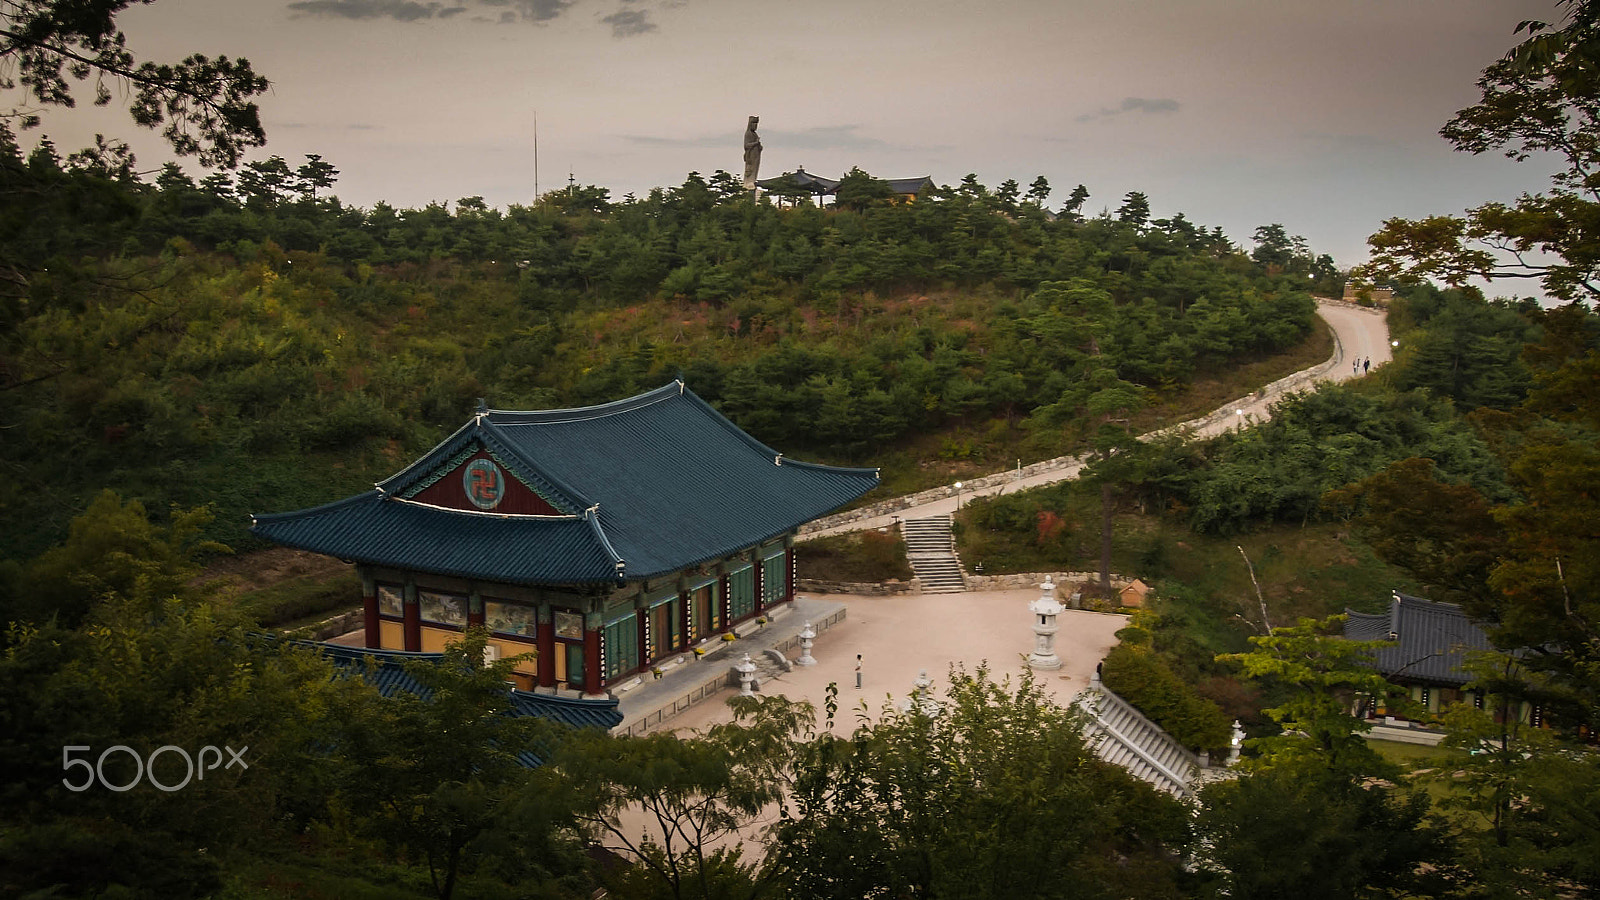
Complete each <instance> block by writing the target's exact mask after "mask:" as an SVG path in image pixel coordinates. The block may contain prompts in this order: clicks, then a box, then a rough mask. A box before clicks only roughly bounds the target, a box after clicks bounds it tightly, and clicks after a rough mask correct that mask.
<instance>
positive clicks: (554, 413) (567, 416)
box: [479, 379, 683, 428]
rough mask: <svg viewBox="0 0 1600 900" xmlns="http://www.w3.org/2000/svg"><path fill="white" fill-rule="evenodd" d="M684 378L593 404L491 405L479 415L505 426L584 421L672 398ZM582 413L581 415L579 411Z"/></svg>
mask: <svg viewBox="0 0 1600 900" xmlns="http://www.w3.org/2000/svg"><path fill="white" fill-rule="evenodd" d="M682 384H683V382H681V381H678V380H676V379H674V380H672V381H669V382H667V383H666V384H664V385H662V386H661V387H658V388H655V389H653V390H648V391H645V392H644V393H642V394H634V395H633V396H632V397H624V398H622V399H621V400H612V401H611V402H609V403H598V404H595V405H593V406H576V407H571V408H558V409H491V410H489V411H487V412H484V413H480V414H479V415H480V416H482V417H484V418H487V419H489V421H490V422H492V423H493V424H495V425H497V426H500V427H502V428H504V427H507V426H511V425H545V424H560V423H563V422H584V421H588V420H591V419H602V418H605V417H606V416H613V415H616V414H618V413H624V412H630V411H632V410H635V409H641V408H643V407H646V406H650V405H651V404H654V403H659V402H660V401H662V400H668V399H671V397H672V396H673V395H676V394H677V393H679V391H678V390H674V388H681V386H682ZM580 414H581V415H580ZM496 416H519V417H526V419H527V421H513V422H505V421H497V420H496V419H495V417H496Z"/></svg>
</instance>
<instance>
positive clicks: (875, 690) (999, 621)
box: [666, 590, 1128, 731]
mask: <svg viewBox="0 0 1600 900" xmlns="http://www.w3.org/2000/svg"><path fill="white" fill-rule="evenodd" d="M1039 593H1040V592H1039V591H1038V590H1022V591H980V592H972V593H962V594H900V595H895V596H888V597H862V596H854V595H843V594H833V595H828V597H827V599H829V600H832V601H838V602H842V603H844V604H846V605H847V606H848V608H849V613H848V615H847V616H846V617H845V619H844V621H843V622H840V623H839V624H838V625H835V626H834V627H833V628H830V629H828V630H827V631H825V632H823V633H822V634H821V635H820V636H818V638H817V640H816V645H815V647H813V649H812V656H813V657H815V658H816V660H817V664H816V665H815V666H810V667H805V666H795V667H794V670H793V671H792V672H788V673H785V674H783V675H782V676H781V677H778V678H774V679H769V680H767V681H765V682H763V683H762V685H761V691H762V693H764V694H782V695H784V696H786V697H790V698H794V699H803V700H809V701H811V702H812V703H813V704H815V705H816V706H817V707H818V709H819V710H820V709H821V707H822V700H823V696H824V693H825V691H826V689H827V686H828V684H829V682H836V683H838V685H839V706H840V714H841V715H840V718H841V719H842V720H843V722H842V723H840V724H843V725H844V726H845V727H846V729H848V728H850V727H853V726H854V724H855V721H856V717H855V715H854V714H853V713H847V712H846V711H847V710H851V709H854V708H856V707H858V706H859V704H860V703H861V702H862V701H865V702H866V703H867V705H868V706H869V708H871V709H872V710H873V711H874V712H876V711H877V709H878V708H879V707H881V706H882V705H883V703H884V701H885V699H886V698H887V697H889V696H891V695H892V696H893V697H894V698H895V699H899V698H901V697H904V696H906V695H907V694H909V693H911V689H912V683H913V682H914V681H915V680H916V678H917V672H918V671H919V670H921V669H927V670H928V675H929V677H931V678H932V679H934V690H935V691H936V692H938V693H942V692H943V688H944V687H945V685H946V684H947V678H946V673H947V672H948V671H949V669H950V666H951V665H952V664H954V663H961V664H963V665H965V666H966V667H967V668H968V669H972V668H975V667H977V666H978V665H979V664H980V663H983V662H987V663H988V664H989V670H990V671H991V672H992V673H994V675H995V676H996V678H999V677H1001V676H1005V675H1010V676H1012V677H1013V678H1016V677H1017V676H1020V675H1021V674H1022V672H1023V670H1024V668H1025V666H1024V657H1025V656H1026V655H1027V654H1028V653H1029V652H1031V651H1032V650H1033V645H1034V635H1033V628H1032V625H1033V615H1032V613H1030V612H1029V611H1028V604H1029V603H1031V602H1032V601H1033V600H1035V599H1036V598H1038V596H1039ZM1058 621H1059V623H1060V626H1061V627H1060V631H1058V632H1057V633H1056V653H1057V655H1058V656H1060V657H1061V662H1062V666H1061V668H1060V669H1058V670H1056V671H1051V672H1036V673H1035V676H1036V678H1037V681H1038V683H1039V685H1040V686H1041V687H1043V688H1044V690H1045V691H1046V692H1048V693H1049V694H1051V695H1053V696H1054V697H1055V698H1056V701H1057V702H1058V703H1061V704H1062V705H1065V704H1067V703H1069V702H1071V700H1072V698H1073V696H1075V695H1076V694H1077V693H1078V692H1079V691H1081V690H1083V689H1084V688H1085V687H1087V686H1088V684H1089V676H1090V675H1091V674H1093V672H1094V667H1095V665H1096V664H1097V663H1099V662H1100V660H1101V659H1103V658H1104V657H1105V655H1106V653H1107V652H1108V651H1109V650H1110V649H1111V648H1112V647H1113V646H1114V645H1115V644H1116V642H1117V639H1116V637H1115V634H1116V632H1117V630H1118V629H1120V628H1122V627H1123V626H1124V625H1126V624H1127V622H1128V619H1127V617H1126V616H1122V615H1116V614H1110V613H1096V612H1084V611H1078V610H1067V611H1065V612H1063V613H1062V614H1061V617H1060V619H1059V620H1058ZM782 627H783V628H784V629H785V630H791V631H797V630H798V629H799V627H800V623H799V622H798V621H793V620H792V617H790V618H785V619H784V620H783V621H782ZM857 653H859V654H861V657H862V682H863V687H862V689H861V690H856V687H855V659H856V654H857ZM786 655H787V656H788V657H789V658H790V659H791V660H792V659H795V658H796V657H798V656H799V655H800V652H799V650H798V649H796V650H791V651H789V652H788V654H786ZM730 696H733V692H731V691H730V692H727V693H724V694H720V695H718V696H717V697H714V698H711V699H709V700H707V701H706V702H704V703H701V704H698V705H696V706H693V707H690V708H689V709H687V710H685V711H683V712H682V713H680V714H679V715H677V716H676V717H674V718H673V719H670V720H669V721H668V722H667V723H666V727H669V728H671V729H673V730H675V731H686V730H694V729H699V728H703V727H705V726H707V725H712V724H715V723H718V722H726V721H729V720H730V719H731V716H730V714H729V710H728V706H727V698H728V697H730Z"/></svg>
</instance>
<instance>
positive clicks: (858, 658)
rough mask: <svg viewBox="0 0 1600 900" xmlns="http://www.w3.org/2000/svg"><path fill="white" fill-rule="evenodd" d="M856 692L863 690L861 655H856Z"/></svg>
mask: <svg viewBox="0 0 1600 900" xmlns="http://www.w3.org/2000/svg"><path fill="white" fill-rule="evenodd" d="M856 690H858V691H859V690H861V654H859V653H857V654H856Z"/></svg>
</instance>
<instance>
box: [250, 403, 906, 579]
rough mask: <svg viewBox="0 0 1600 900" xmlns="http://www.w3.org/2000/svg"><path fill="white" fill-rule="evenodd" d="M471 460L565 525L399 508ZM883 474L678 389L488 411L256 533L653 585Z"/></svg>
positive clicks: (801, 518)
mask: <svg viewBox="0 0 1600 900" xmlns="http://www.w3.org/2000/svg"><path fill="white" fill-rule="evenodd" d="M474 448H483V449H486V450H488V451H489V452H491V453H492V454H494V456H495V457H496V458H497V459H498V460H500V461H501V462H502V463H503V464H504V465H505V466H506V467H507V468H508V469H509V470H510V471H511V474H512V475H513V476H514V477H516V478H517V479H518V480H520V481H522V482H523V483H524V484H527V485H528V486H530V487H531V488H533V489H535V490H536V491H537V492H538V494H539V495H540V496H541V497H543V498H544V499H545V500H546V501H548V502H549V503H550V504H551V506H553V507H554V508H555V509H556V510H557V511H558V513H559V514H558V515H544V516H534V515H511V514H506V513H496V512H493V511H489V512H478V511H470V512H469V511H462V510H452V509H443V508H441V507H437V506H432V505H428V504H425V503H419V502H415V501H412V500H407V499H404V496H405V495H406V494H408V492H411V491H412V490H413V489H414V488H415V487H416V486H417V485H419V484H421V483H424V482H425V481H426V480H427V479H430V478H436V477H437V473H438V471H439V470H441V469H442V468H447V467H448V466H450V465H451V463H452V461H453V460H459V459H460V458H461V457H462V454H463V453H464V452H467V451H471V450H472V449H474ZM877 484H878V474H877V470H875V469H849V468H839V467H834V466H821V465H815V464H811V463H804V462H797V461H794V460H790V459H785V458H784V457H783V456H782V454H780V453H778V452H777V451H776V450H773V449H772V448H770V447H768V446H766V445H765V444H762V443H761V442H760V441H757V440H756V439H755V438H753V437H751V436H750V435H748V434H746V433H744V432H743V431H741V430H740V429H739V428H738V427H737V426H735V425H734V424H733V423H732V422H729V421H728V420H727V419H726V418H724V417H723V416H722V415H721V414H720V413H718V412H717V411H716V410H715V409H713V408H712V407H711V406H710V404H708V403H706V402H705V401H704V400H702V399H700V398H699V397H697V396H695V394H694V393H693V392H692V391H690V390H688V389H687V388H686V387H685V386H684V385H683V383H682V382H679V381H674V382H671V383H669V384H667V385H665V386H663V387H661V388H658V389H656V390H653V391H649V392H647V393H644V394H640V395H638V396H636V397H630V398H628V399H626V400H619V401H616V402H614V403H607V404H603V405H600V406H590V407H584V408H581V409H555V410H541V411H535V412H515V411H506V410H481V411H480V412H479V413H478V414H477V415H475V416H474V417H473V418H472V420H471V421H469V422H468V423H467V424H466V425H464V426H462V427H461V428H460V429H459V430H458V431H456V433H455V434H453V435H451V436H450V437H449V438H446V439H445V440H444V441H443V442H441V443H440V444H439V445H438V446H436V447H434V448H433V450H431V451H429V452H428V453H427V454H426V455H424V456H423V457H422V458H421V459H418V460H417V461H416V462H414V463H412V464H411V465H409V466H407V467H406V468H405V469H404V470H402V471H401V472H399V473H397V474H395V475H394V476H392V477H390V478H388V479H386V480H385V481H382V482H379V483H378V484H377V485H376V486H375V488H374V489H373V490H372V491H370V492H367V493H364V494H358V495H356V496H354V497H349V498H346V499H344V500H340V501H337V502H335V503H330V504H327V505H325V506H319V507H315V508H313V509H306V510H300V511H298V512H291V513H279V514H275V515H258V516H256V517H255V522H254V524H253V525H252V527H251V529H250V530H251V532H252V533H254V534H257V535H260V536H262V537H265V538H268V539H270V540H273V541H276V542H278V543H280V544H284V545H287V546H290V547H295V548H298V549H302V550H310V551H312V552H316V553H325V554H327V555H329V556H336V557H338V558H340V559H347V560H355V561H359V562H364V563H369V564H376V565H383V566H391V567H396V568H406V569H412V570H415V571H423V572H433V573H437V574H443V575H454V576H460V577H465V578H475V579H483V580H492V581H499V582H504V583H513V584H575V585H576V584H602V583H607V582H609V583H616V582H617V581H621V580H627V579H637V578H650V577H654V576H658V575H664V574H669V573H672V572H676V571H679V570H681V569H684V568H687V567H690V566H694V565H698V564H700V563H704V562H709V561H712V560H716V559H721V558H724V557H726V556H728V555H730V554H733V553H736V552H738V551H739V550H741V549H744V548H747V547H751V546H753V545H756V544H759V543H762V542H765V541H768V540H771V539H773V538H775V537H779V536H781V535H783V534H786V533H788V532H789V531H791V530H792V529H794V528H796V527H798V526H800V525H801V524H804V523H805V522H809V521H811V520H812V519H815V518H817V517H819V516H822V515H825V514H827V513H829V512H832V511H833V510H835V509H838V508H839V507H841V506H843V505H845V504H846V503H849V502H850V501H852V500H854V499H856V498H857V497H860V496H861V495H862V494H864V493H866V492H867V491H869V490H871V489H872V488H874V487H876V486H877Z"/></svg>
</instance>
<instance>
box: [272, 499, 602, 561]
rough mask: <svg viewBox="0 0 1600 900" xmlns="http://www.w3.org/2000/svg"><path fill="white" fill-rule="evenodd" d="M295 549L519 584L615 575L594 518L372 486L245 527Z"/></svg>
mask: <svg viewBox="0 0 1600 900" xmlns="http://www.w3.org/2000/svg"><path fill="white" fill-rule="evenodd" d="M250 530H251V531H252V532H253V533H255V534H258V535H260V536H262V537H264V538H269V539H271V540H274V541H277V542H278V543H280V544H283V545H285V546H289V547H295V548H297V549H300V550H310V551H313V552H315V553H326V554H328V555H329V556H336V557H338V558H339V559H348V560H359V561H360V562H364V563H369V564H372V565H380V566H393V567H396V568H402V569H415V570H418V571H423V572H432V573H435V574H438V575H455V576H459V577H462V578H479V577H493V578H494V579H495V580H499V581H506V582H511V583H517V584H527V583H537V582H559V583H573V584H583V583H597V582H604V581H614V580H616V575H617V559H616V557H615V556H613V555H612V554H611V553H610V552H608V551H607V549H606V547H605V542H604V541H603V540H602V535H601V534H600V532H599V528H598V523H597V521H596V520H595V518H594V517H593V516H592V515H591V516H561V517H546V516H497V515H493V514H488V513H469V512H460V511H457V510H450V509H442V508H440V507H437V506H428V505H427V504H423V503H412V502H409V501H405V500H398V499H394V498H390V497H386V496H385V495H384V494H383V493H382V492H380V491H377V490H373V491H369V492H368V493H365V494H357V495H356V496H354V497H350V498H347V499H344V500H340V501H338V502H336V503H329V504H327V505H326V506H319V507H316V508H314V509H306V510H301V511H300V512H293V513H281V514H278V515H263V516H257V517H256V524H255V525H254V526H253V527H251V529H250Z"/></svg>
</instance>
